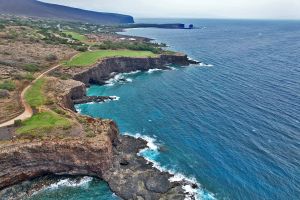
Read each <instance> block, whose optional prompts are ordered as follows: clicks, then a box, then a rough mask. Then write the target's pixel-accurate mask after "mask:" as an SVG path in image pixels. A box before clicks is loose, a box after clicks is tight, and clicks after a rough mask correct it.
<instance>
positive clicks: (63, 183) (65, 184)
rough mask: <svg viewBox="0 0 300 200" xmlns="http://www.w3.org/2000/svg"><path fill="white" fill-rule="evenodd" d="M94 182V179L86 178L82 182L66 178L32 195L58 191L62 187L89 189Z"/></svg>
mask: <svg viewBox="0 0 300 200" xmlns="http://www.w3.org/2000/svg"><path fill="white" fill-rule="evenodd" d="M92 180H93V178H92V177H88V176H84V177H82V178H81V179H80V180H71V179H70V178H64V179H61V180H59V181H58V182H56V183H53V184H51V185H49V186H46V187H44V188H42V189H40V190H38V191H36V192H34V193H33V194H32V196H34V195H36V194H37V193H40V192H42V191H45V190H56V189H58V188H61V187H88V186H89V183H90V182H91V181H92Z"/></svg>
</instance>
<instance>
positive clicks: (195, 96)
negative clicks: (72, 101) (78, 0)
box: [32, 19, 300, 200]
mask: <svg viewBox="0 0 300 200" xmlns="http://www.w3.org/2000/svg"><path fill="white" fill-rule="evenodd" d="M139 22H153V23H165V22H168V23H172V22H182V23H186V24H194V26H196V27H199V28H197V29H192V30H172V29H152V28H149V29H130V30H127V31H126V33H125V34H130V35H135V36H144V37H149V38H153V39H154V40H155V42H163V43H166V44H167V45H168V49H171V50H175V51H180V52H184V53H186V54H188V55H189V56H190V57H191V58H193V59H195V60H199V61H201V64H200V65H192V66H189V67H182V66H170V70H164V71H162V70H149V71H148V72H134V73H129V74H120V75H118V76H117V77H116V78H115V79H112V80H110V81H108V83H107V84H106V85H103V86H98V85H92V86H91V87H90V88H89V89H88V95H109V96H117V97H119V99H118V100H117V101H111V102H106V103H99V104H96V103H95V104H83V105H78V106H77V109H78V111H79V112H80V113H82V114H86V115H90V116H93V117H101V118H110V119H113V120H115V121H116V122H117V124H118V126H119V129H120V131H121V132H122V134H128V135H133V136H136V137H143V138H145V139H147V141H148V142H149V146H150V147H151V148H149V149H148V150H146V151H143V152H141V155H142V156H144V157H145V158H147V159H148V160H150V161H152V162H153V163H155V166H156V167H159V168H160V169H162V170H168V171H170V172H172V173H174V174H175V176H176V177H177V178H178V177H185V178H188V179H191V180H193V181H195V182H197V183H199V184H200V186H201V187H200V189H199V190H198V197H199V199H204V200H206V199H224V200H227V199H237V200H239V199H243V200H254V199H255V200H260V199H264V200H277V199H278V200H281V199H288V200H297V199H299V197H300V22H299V21H263V20H200V19H199V20H196V19H189V20H188V19H186V20H180V19H175V20H166V19H165V20H163V19H143V20H139ZM123 79H126V80H127V81H126V82H120V81H119V80H123ZM82 179H83V180H82V182H83V184H72V181H71V180H68V179H63V180H59V181H58V183H62V184H58V186H57V187H56V185H53V186H52V187H50V188H48V189H45V190H43V191H40V192H38V193H36V195H34V196H33V197H32V199H34V198H35V199H53V198H54V199H55V197H59V196H62V197H64V198H65V199H74V200H75V199H76V200H77V199H82V200H85V199H100V200H110V199H117V197H116V196H114V194H113V193H112V192H111V191H109V188H108V186H107V185H106V184H105V183H104V182H102V181H100V180H96V179H92V178H88V177H84V178H82Z"/></svg>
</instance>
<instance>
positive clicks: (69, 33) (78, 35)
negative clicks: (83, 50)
mask: <svg viewBox="0 0 300 200" xmlns="http://www.w3.org/2000/svg"><path fill="white" fill-rule="evenodd" d="M63 33H65V34H67V35H71V36H72V38H73V39H75V40H78V41H80V42H84V41H86V40H87V37H85V36H84V35H81V34H79V33H76V32H72V31H64V32H63Z"/></svg>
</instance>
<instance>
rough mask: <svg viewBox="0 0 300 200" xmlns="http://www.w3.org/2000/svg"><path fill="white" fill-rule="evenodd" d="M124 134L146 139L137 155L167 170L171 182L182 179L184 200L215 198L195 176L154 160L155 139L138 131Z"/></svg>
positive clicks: (160, 169)
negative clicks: (202, 186)
mask: <svg viewBox="0 0 300 200" xmlns="http://www.w3.org/2000/svg"><path fill="white" fill-rule="evenodd" d="M123 134H124V135H129V136H132V137H134V138H142V139H144V140H145V141H147V148H145V149H142V150H141V151H140V152H139V153H138V155H139V156H142V157H144V158H145V160H147V162H149V163H152V166H153V167H154V168H156V169H158V170H159V171H161V172H168V173H169V174H171V175H173V176H172V177H170V179H169V180H170V181H171V182H180V181H184V182H185V184H184V185H183V186H182V189H184V191H185V194H186V197H185V199H186V200H192V199H194V198H196V199H197V200H203V199H205V200H215V198H214V195H213V194H211V193H208V192H206V191H204V190H203V189H202V188H201V187H200V183H198V182H197V180H196V178H194V177H188V176H186V175H184V174H182V173H179V172H176V171H175V170H172V169H167V168H166V167H164V166H161V164H160V163H159V162H157V161H156V160H155V158H156V157H157V156H158V155H159V145H158V144H156V139H155V138H152V137H150V136H146V135H141V134H140V133H136V134H131V133H128V132H126V133H123ZM194 184H195V185H197V186H198V188H193V187H192V185H194Z"/></svg>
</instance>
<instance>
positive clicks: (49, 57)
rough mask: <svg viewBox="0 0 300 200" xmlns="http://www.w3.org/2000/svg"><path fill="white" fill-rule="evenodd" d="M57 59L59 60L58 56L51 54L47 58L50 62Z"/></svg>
mask: <svg viewBox="0 0 300 200" xmlns="http://www.w3.org/2000/svg"><path fill="white" fill-rule="evenodd" d="M57 59H58V58H57V56H56V55H54V54H49V55H48V56H46V60H47V61H49V62H52V61H55V60H57Z"/></svg>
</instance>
